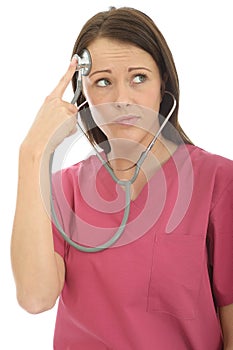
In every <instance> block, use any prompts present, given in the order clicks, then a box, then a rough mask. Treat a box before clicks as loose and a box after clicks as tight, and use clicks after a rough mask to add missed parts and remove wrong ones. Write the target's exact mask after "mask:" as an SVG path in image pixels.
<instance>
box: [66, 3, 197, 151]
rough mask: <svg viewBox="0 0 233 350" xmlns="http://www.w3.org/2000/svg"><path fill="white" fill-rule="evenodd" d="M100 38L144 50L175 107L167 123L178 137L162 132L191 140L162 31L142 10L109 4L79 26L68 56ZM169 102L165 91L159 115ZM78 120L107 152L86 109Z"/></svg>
mask: <svg viewBox="0 0 233 350" xmlns="http://www.w3.org/2000/svg"><path fill="white" fill-rule="evenodd" d="M100 37H101V38H108V39H112V40H118V41H122V42H128V43H130V44H133V45H135V46H137V47H140V48H141V49H143V50H145V51H147V52H148V53H149V54H150V55H151V56H152V57H153V58H154V60H155V62H156V64H157V66H158V69H159V71H160V76H161V79H162V82H163V83H162V90H163V92H164V91H169V92H170V93H172V94H173V95H174V97H175V98H176V101H177V106H176V109H175V111H174V112H173V115H172V116H171V118H170V123H171V124H172V125H173V127H174V128H175V129H176V130H177V134H178V135H179V136H178V135H174V131H173V132H170V131H169V130H170V128H168V129H166V128H165V129H164V131H163V135H164V137H166V138H167V139H170V140H172V141H173V142H175V143H181V142H185V143H192V142H191V141H190V139H189V138H188V136H187V135H186V134H185V133H184V131H183V130H182V128H181V126H180V124H179V122H178V109H179V81H178V75H177V71H176V67H175V63H174V60H173V57H172V53H171V51H170V49H169V47H168V45H167V43H166V41H165V39H164V37H163V35H162V33H161V32H160V31H159V29H158V28H157V26H156V25H155V23H154V22H153V21H152V19H151V18H150V17H148V16H147V15H146V14H144V13H143V12H141V11H139V10H136V9H133V8H129V7H122V8H118V9H116V8H115V7H112V8H110V10H108V11H104V12H99V13H97V14H96V15H94V16H93V17H92V18H90V19H89V20H88V21H87V22H86V24H85V25H84V26H83V28H82V30H81V32H80V34H79V36H78V38H77V40H76V43H75V45H74V48H73V53H72V56H73V55H74V54H75V53H77V54H81V52H82V50H83V49H85V48H87V47H88V45H90V43H91V42H92V41H94V40H95V39H97V38H100ZM72 84H73V89H74V91H75V89H76V85H77V80H76V78H75V77H73V80H72ZM84 101H85V98H84V96H83V95H82V93H81V95H80V96H79V99H78V101H77V104H78V105H79V104H81V103H83V102H84ZM170 101H171V100H170V98H169V96H166V94H165V95H164V96H163V100H162V102H161V104H160V111H159V112H160V114H161V115H162V116H166V115H167V113H168V111H169V108H171V102H170ZM82 122H83V124H84V126H85V128H86V130H87V134H88V137H89V139H90V141H91V142H92V143H95V144H97V145H100V144H102V145H100V146H101V147H102V148H103V149H104V150H105V152H108V151H109V149H108V147H106V143H107V144H108V142H107V138H106V136H105V134H103V132H102V131H101V130H100V129H99V128H98V126H97V125H96V124H95V122H94V120H93V118H92V117H91V114H90V112H89V109H86V113H85V117H82ZM174 128H173V129H174ZM103 145H105V146H103Z"/></svg>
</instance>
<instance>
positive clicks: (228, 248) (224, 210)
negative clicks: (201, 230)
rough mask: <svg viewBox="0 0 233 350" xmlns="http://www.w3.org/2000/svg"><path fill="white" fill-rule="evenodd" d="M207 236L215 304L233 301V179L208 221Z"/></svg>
mask: <svg viewBox="0 0 233 350" xmlns="http://www.w3.org/2000/svg"><path fill="white" fill-rule="evenodd" d="M208 238H209V241H210V245H209V257H210V265H211V268H212V271H213V276H212V283H213V293H214V298H215V301H216V304H217V305H218V306H225V305H229V304H232V303H233V181H231V182H230V183H229V184H228V185H226V186H225V189H224V190H223V191H222V193H221V194H220V196H219V198H218V201H217V202H216V203H215V206H214V207H213V209H212V211H211V214H210V221H209V229H208Z"/></svg>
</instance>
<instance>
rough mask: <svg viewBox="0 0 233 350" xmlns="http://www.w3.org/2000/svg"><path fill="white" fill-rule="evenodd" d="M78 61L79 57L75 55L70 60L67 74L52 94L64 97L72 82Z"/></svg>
mask: <svg viewBox="0 0 233 350" xmlns="http://www.w3.org/2000/svg"><path fill="white" fill-rule="evenodd" d="M77 63H78V61H77V58H76V57H75V56H74V57H73V58H72V60H71V62H70V65H69V68H68V70H67V71H66V73H65V75H64V76H63V77H62V78H61V80H60V81H59V83H58V85H57V86H56V87H55V89H54V90H53V91H52V93H51V94H50V96H53V97H60V98H62V96H63V94H64V92H65V90H66V89H67V86H68V85H69V83H70V82H71V79H72V77H73V75H74V73H75V71H76V68H77Z"/></svg>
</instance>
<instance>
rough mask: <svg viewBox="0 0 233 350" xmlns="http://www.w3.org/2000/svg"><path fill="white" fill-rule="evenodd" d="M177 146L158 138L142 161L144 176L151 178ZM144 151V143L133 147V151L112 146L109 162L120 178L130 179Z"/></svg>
mask: <svg viewBox="0 0 233 350" xmlns="http://www.w3.org/2000/svg"><path fill="white" fill-rule="evenodd" d="M176 148H177V145H176V144H174V143H173V142H171V141H169V140H165V139H162V138H160V139H158V140H157V141H156V143H155V145H154V146H153V147H152V149H151V151H150V152H149V153H148V155H147V157H146V159H145V160H144V162H143V163H142V166H141V169H140V172H143V174H144V176H145V177H146V178H147V179H149V178H150V177H151V176H152V175H153V174H154V173H155V171H156V170H157V169H158V168H159V167H160V166H161V165H162V164H163V163H165V162H166V161H167V160H168V159H169V158H170V157H171V155H172V154H173V153H174V151H175V150H176ZM143 151H145V147H144V146H142V145H141V146H140V145H138V146H137V147H135V148H134V149H131V152H129V150H128V149H127V148H124V149H123V147H121V148H119V147H118V148H117V149H116V148H114V147H112V150H111V152H110V154H108V163H109V165H110V167H111V168H112V169H113V171H114V173H115V175H116V176H117V177H118V178H119V179H120V180H123V179H124V180H129V179H130V178H131V177H132V176H133V174H134V171H135V167H136V164H137V161H138V159H139V157H140V155H141V153H142V152H143Z"/></svg>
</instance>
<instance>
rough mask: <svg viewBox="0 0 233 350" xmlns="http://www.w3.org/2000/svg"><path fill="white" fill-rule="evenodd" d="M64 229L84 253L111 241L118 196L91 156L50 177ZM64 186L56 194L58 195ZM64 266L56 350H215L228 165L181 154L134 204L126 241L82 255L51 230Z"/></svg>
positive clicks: (228, 276) (223, 289)
mask: <svg viewBox="0 0 233 350" xmlns="http://www.w3.org/2000/svg"><path fill="white" fill-rule="evenodd" d="M53 180H54V189H53V191H54V193H53V196H54V203H55V206H56V211H57V215H58V218H59V220H60V222H61V225H62V227H63V229H64V231H65V232H67V234H69V235H70V237H71V238H72V239H73V240H74V241H76V242H79V243H80V244H83V245H87V246H90V245H99V244H101V243H103V242H105V241H106V240H107V239H108V238H110V237H111V235H113V234H114V233H115V232H116V230H117V228H118V227H119V225H120V223H121V220H122V216H123V212H124V189H122V187H120V186H119V185H116V183H115V182H114V181H113V180H112V178H111V176H110V175H109V174H108V172H107V171H106V169H105V168H104V167H103V166H102V165H101V163H100V161H99V160H98V158H97V157H96V156H91V157H89V158H88V159H86V160H84V161H82V162H80V163H78V164H77V165H74V166H72V167H70V168H68V169H65V170H63V171H62V172H58V173H57V174H56V175H54V179H53ZM61 184H62V186H61ZM53 234H54V246H55V251H56V252H57V253H58V254H60V255H61V256H62V257H63V259H64V262H65V266H66V279H65V285H64V288H63V290H62V293H61V296H60V300H59V304H58V312H57V320H56V326H55V334H54V349H55V350H66V349H67V350H68V349H69V350H78V349H82V350H104V349H114V350H154V349H157V350H209V349H211V350H220V349H223V342H222V334H221V327H220V322H219V318H218V313H217V308H218V307H219V306H224V305H228V304H231V303H233V162H232V161H231V160H228V159H226V158H223V157H220V156H217V155H213V154H210V153H208V152H206V151H204V150H202V149H200V148H198V147H195V146H191V145H181V146H179V147H178V148H177V150H176V152H175V153H174V154H173V156H172V157H171V158H170V159H169V160H168V161H167V162H166V163H165V164H163V165H162V166H161V168H160V169H159V170H158V171H157V172H156V173H155V174H154V175H153V176H152V177H151V178H150V179H149V181H148V183H147V184H146V185H145V186H144V188H143V189H142V191H141V193H140V195H139V196H138V197H137V198H136V199H135V200H133V201H132V202H131V208H130V216H129V220H128V223H127V225H126V229H125V231H124V233H123V236H122V237H121V238H120V239H119V241H118V242H117V243H116V244H115V245H114V246H113V247H112V248H109V249H106V250H104V251H101V252H97V253H84V252H80V251H78V250H76V249H75V248H73V247H72V246H70V245H69V244H68V243H67V242H66V241H65V240H64V239H63V237H62V236H61V235H60V234H59V233H58V232H57V229H56V228H55V227H54V225H53Z"/></svg>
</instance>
